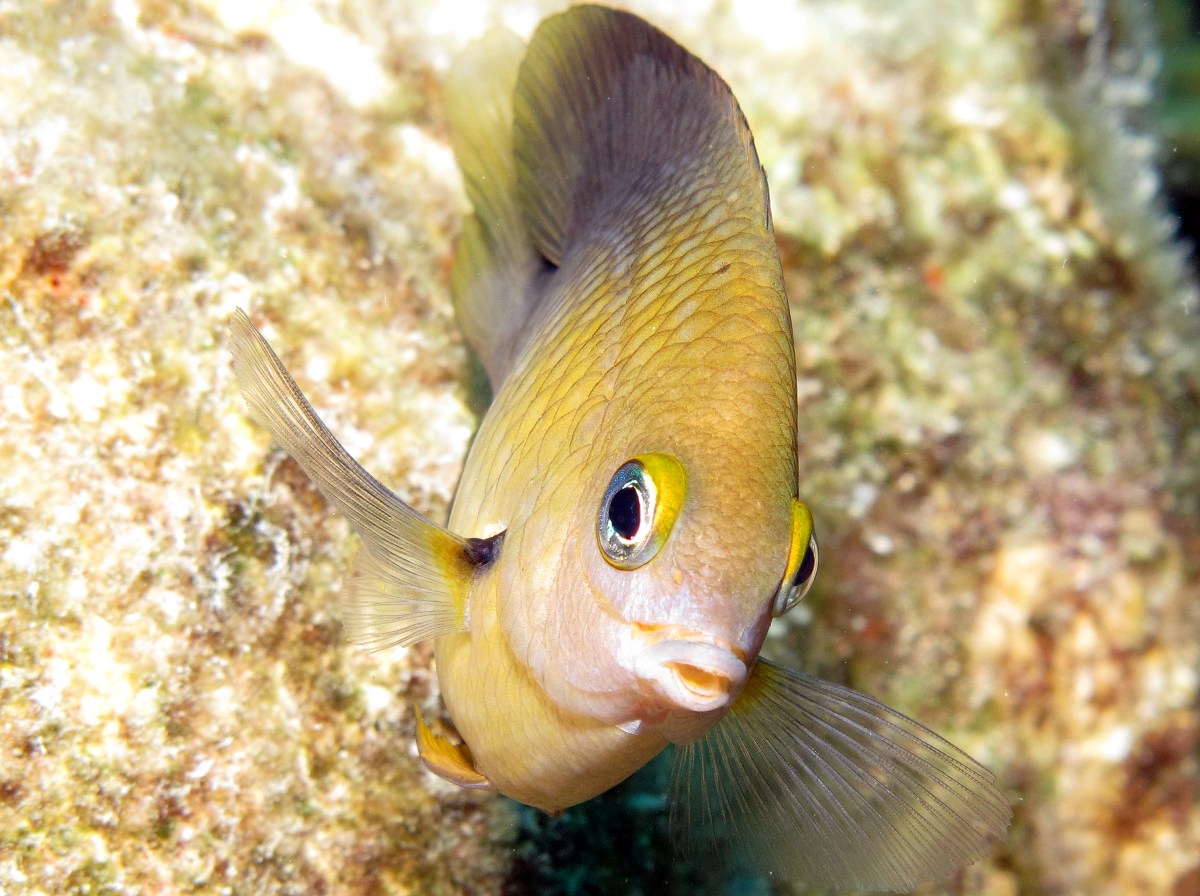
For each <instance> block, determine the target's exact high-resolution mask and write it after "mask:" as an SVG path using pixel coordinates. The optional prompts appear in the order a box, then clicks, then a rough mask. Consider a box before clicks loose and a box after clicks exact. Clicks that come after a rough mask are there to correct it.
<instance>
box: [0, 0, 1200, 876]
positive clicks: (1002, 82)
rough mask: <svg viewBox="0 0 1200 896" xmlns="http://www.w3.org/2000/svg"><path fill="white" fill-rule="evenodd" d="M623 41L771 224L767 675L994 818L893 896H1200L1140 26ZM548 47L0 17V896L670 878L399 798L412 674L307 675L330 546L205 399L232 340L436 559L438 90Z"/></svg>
mask: <svg viewBox="0 0 1200 896" xmlns="http://www.w3.org/2000/svg"><path fill="white" fill-rule="evenodd" d="M631 5H632V6H633V7H634V8H635V9H636V10H637V11H639V12H641V13H643V14H644V15H646V16H647V17H649V18H651V19H652V20H653V21H655V22H656V23H657V24H659V25H661V26H663V27H664V28H665V29H666V30H667V31H668V32H670V33H671V34H672V35H674V36H675V37H677V38H678V39H679V40H681V41H682V42H684V43H685V44H687V45H688V46H690V47H691V48H692V49H694V50H695V51H696V52H697V53H698V54H700V55H701V56H702V57H703V58H705V59H706V60H707V61H708V62H710V63H711V64H712V65H713V66H714V67H715V68H716V69H717V70H718V71H720V72H721V73H722V74H724V75H725V77H726V78H727V79H728V80H729V81H730V83H731V85H732V87H733V88H734V91H735V93H736V94H737V95H738V97H739V98H740V100H741V102H742V105H743V106H744V108H745V111H746V113H747V116H748V118H749V120H750V123H751V126H752V127H753V129H754V131H755V134H756V138H757V144H758V147H759V150H760V153H761V155H762V158H763V161H764V164H765V166H766V168H767V173H768V176H769V178H770V182H771V189H772V197H773V210H774V219H775V222H776V227H777V230H778V233H779V238H780V244H781V248H782V250H783V252H784V256H785V265H786V268H787V278H788V288H789V294H790V296H791V299H792V302H793V309H794V320H795V330H796V338H797V347H798V348H797V354H798V363H799V376H800V392H801V431H800V433H799V440H800V441H799V443H800V452H801V483H802V490H803V496H804V498H805V500H807V501H808V502H809V503H810V505H811V506H812V507H813V509H814V512H815V514H816V517H817V524H818V528H819V532H820V535H821V545H822V564H823V566H822V570H821V573H820V576H819V578H818V587H817V589H816V591H815V593H814V594H813V595H811V596H810V598H809V599H808V600H807V601H806V604H805V605H802V607H801V608H799V609H798V610H796V611H794V612H793V614H791V615H790V616H789V617H787V620H788V622H787V624H786V625H783V626H779V627H778V629H779V630H778V632H777V634H776V635H775V636H773V638H772V641H771V643H770V645H769V649H770V651H771V652H773V653H774V654H776V655H782V656H786V657H787V658H788V659H789V662H799V663H801V664H802V665H804V666H805V667H806V668H809V669H811V670H814V671H817V672H819V673H821V674H824V675H826V676H827V677H830V678H833V679H836V680H841V681H846V682H849V683H850V684H852V685H854V686H855V687H858V688H860V689H862V690H865V691H867V692H869V693H871V694H873V695H875V696H877V697H879V698H881V699H883V700H885V701H888V702H890V703H892V704H893V705H895V706H897V708H899V709H901V710H903V711H904V712H906V713H908V714H910V715H913V716H915V717H916V718H918V719H920V720H922V721H924V722H925V723H926V724H928V725H930V726H931V727H933V728H935V729H936V730H938V731H940V732H941V733H943V734H945V735H946V736H948V737H950V738H951V739H952V740H954V741H955V742H956V743H958V744H960V745H961V746H963V747H964V748H965V749H967V750H968V752H971V753H972V754H973V755H975V756H976V757H977V758H979V759H980V760H981V761H983V762H984V763H985V764H987V765H989V766H990V767H991V768H992V769H993V770H994V771H995V772H996V773H997V775H998V776H999V777H1000V779H1001V781H1002V782H1003V784H1004V786H1005V788H1006V791H1007V792H1008V793H1009V794H1010V795H1011V797H1012V799H1013V801H1014V804H1015V810H1016V818H1015V821H1014V826H1013V829H1012V832H1011V835H1010V837H1009V840H1008V842H1007V843H1006V844H1004V845H1003V846H1001V847H1000V848H998V850H997V852H996V854H995V855H994V856H992V857H991V858H989V859H988V860H986V861H984V862H981V863H980V864H978V865H976V866H974V867H972V868H970V869H968V870H966V871H964V872H963V873H962V874H961V875H959V876H958V877H956V878H954V879H952V880H950V881H948V882H943V883H940V884H931V885H929V886H928V887H925V888H923V889H922V890H921V891H920V892H923V893H988V894H1010V893H1076V892H1079V893H1082V892H1086V893H1093V894H1124V893H1133V892H1138V893H1163V894H1187V893H1194V892H1196V888H1197V887H1198V886H1200V883H1198V882H1200V858H1197V857H1198V856H1200V796H1198V794H1197V781H1198V778H1200V769H1198V768H1197V765H1198V762H1200V760H1198V758H1197V757H1198V740H1197V737H1198V735H1197V732H1198V729H1200V719H1198V716H1200V710H1198V701H1200V698H1198V694H1200V685H1198V675H1200V671H1198V670H1200V647H1198V642H1200V638H1198V637H1197V632H1200V587H1198V586H1197V581H1198V572H1200V570H1198V568H1197V567H1198V559H1197V558H1198V557H1200V522H1198V520H1200V501H1198V497H1200V488H1198V478H1197V477H1198V475H1200V473H1198V471H1200V436H1198V433H1200V327H1198V325H1197V314H1198V306H1197V295H1196V292H1195V289H1194V288H1193V287H1192V286H1191V285H1190V283H1189V280H1188V277H1187V275H1186V274H1185V272H1184V270H1183V267H1182V263H1181V254H1180V252H1179V251H1178V250H1177V249H1176V248H1173V247H1172V245H1171V242H1170V226H1169V224H1168V223H1167V222H1166V220H1165V218H1164V217H1163V215H1162V213H1161V211H1160V209H1159V207H1158V206H1157V204H1156V203H1157V196H1156V193H1157V181H1156V179H1155V174H1154V170H1155V169H1154V160H1153V151H1154V148H1155V147H1154V144H1153V141H1151V140H1148V139H1147V138H1146V137H1145V136H1144V135H1142V134H1141V133H1140V132H1139V130H1138V128H1139V127H1141V119H1140V117H1139V116H1140V115H1141V114H1142V113H1143V112H1144V110H1145V109H1146V108H1147V104H1148V103H1149V101H1150V99H1151V98H1152V93H1151V86H1152V82H1151V75H1152V74H1153V67H1154V62H1155V58H1156V57H1155V55H1154V52H1153V48H1152V47H1151V46H1150V44H1149V41H1148V38H1147V37H1146V35H1147V33H1148V31H1147V25H1146V23H1145V22H1144V21H1143V20H1142V19H1141V18H1139V15H1140V14H1139V13H1138V12H1137V7H1135V6H1134V5H1133V4H1128V5H1127V6H1126V5H1122V4H1115V5H1112V6H1111V8H1108V9H1106V10H1104V11H1103V14H1100V13H1098V12H1097V11H1096V7H1095V6H1094V5H1088V4H1080V5H1075V4H1039V3H1015V2H1000V0H991V2H981V3H971V4H964V3H959V2H954V0H899V2H885V0H838V2H822V3H811V4H800V3H796V4H785V3H761V2H732V3H731V2H710V3H707V4H676V3H668V2H666V0H658V2H645V3H636V4H631ZM559 6H561V4H558V3H550V2H545V3H542V2H533V3H521V4H507V3H502V2H498V0H497V2H494V3H489V4H483V3H481V4H474V5H473V6H472V10H465V11H464V10H463V9H460V8H459V7H458V6H457V5H456V4H449V3H441V2H433V0H429V2H410V3H385V2H378V0H360V2H347V3H344V4H333V3H320V4H318V3H303V2H301V3H273V2H270V0H242V2H239V3H230V2H226V0H208V2H202V3H195V4H169V3H158V2H149V0H147V2H142V3H138V2H136V0H116V2H113V3H111V4H107V3H99V2H97V3H92V4H83V3H77V4H63V3H59V4H54V3H42V2H37V0H20V2H16V3H9V4H6V5H0V91H2V96H0V214H2V215H3V227H0V288H2V291H3V301H2V302H0V370H3V371H4V373H3V375H2V376H0V408H2V412H0V532H2V533H3V534H2V536H0V537H2V539H3V541H2V543H0V890H2V891H4V892H5V893H13V894H19V893H93V892H95V893H100V892H114V893H122V892H130V893H132V892H146V891H158V892H181V891H188V892H198V893H209V892H212V893H217V892H237V893H251V892H296V893H313V892H328V893H359V892H362V893H493V892H497V891H498V890H500V889H501V888H502V887H503V886H505V884H504V881H505V880H506V879H507V880H509V881H510V883H509V884H508V889H509V892H519V891H520V888H521V887H533V886H535V885H536V887H537V888H538V890H539V891H540V892H591V891H590V890H587V889H586V886H587V881H589V880H593V881H598V882H599V881H603V882H607V884H606V885H607V886H610V887H611V886H613V885H615V884H613V883H612V882H613V881H619V880H622V876H621V874H622V873H623V874H624V877H625V879H626V880H628V879H629V878H630V877H631V876H637V875H643V874H644V875H646V876H647V879H646V880H637V881H631V882H629V891H630V892H647V893H650V892H663V890H656V889H655V884H654V880H657V879H658V878H657V877H654V879H653V880H652V879H651V877H652V876H658V875H661V874H662V873H663V868H664V867H669V861H650V860H647V859H645V858H644V857H639V859H638V861H629V860H628V859H625V858H623V857H622V856H620V855H616V856H613V857H612V858H613V861H614V863H615V864H616V867H617V869H618V871H619V872H620V873H618V872H614V871H613V870H612V869H611V868H610V869H606V870H604V871H603V872H602V873H601V872H597V873H595V874H592V873H590V872H589V870H588V869H587V868H586V867H570V868H563V869H562V872H563V873H562V876H561V878H559V879H556V878H555V876H554V866H553V865H552V864H548V863H547V862H545V861H538V851H539V850H540V849H543V848H544V849H545V850H547V854H548V852H549V850H551V848H552V849H553V851H554V855H557V856H561V857H572V856H579V855H587V856H589V860H594V859H596V858H597V857H596V855H595V852H594V851H592V852H588V851H586V850H573V849H571V848H569V847H566V846H564V845H563V837H564V836H567V834H569V832H570V831H572V830H577V831H579V832H580V833H579V834H578V836H580V837H588V836H592V837H593V839H594V840H595V841H596V842H609V841H608V840H606V839H605V837H604V836H602V835H599V834H598V833H597V828H596V825H598V824H600V823H601V821H600V820H599V816H598V814H597V813H596V812H595V811H594V810H593V811H592V812H591V814H590V815H587V816H586V824H580V823H579V820H578V819H575V820H573V818H572V816H571V815H570V814H568V815H567V816H566V817H564V818H563V819H560V820H558V821H557V822H553V823H551V822H547V823H546V824H539V823H535V822H530V821H529V820H528V819H527V818H526V819H524V820H523V821H521V822H520V823H519V825H518V822H517V821H515V820H514V813H513V812H512V810H511V807H509V806H508V804H506V803H505V802H503V801H502V800H500V799H498V798H494V797H490V796H488V795H486V794H472V793H467V792H464V791H458V790H455V789H453V788H451V787H449V786H448V785H444V784H442V783H440V782H438V781H436V780H435V779H433V778H431V777H429V776H428V775H426V774H425V773H424V772H423V771H421V769H420V767H419V764H418V763H417V761H416V759H415V757H414V754H413V750H412V746H411V734H412V726H413V722H412V712H411V708H410V707H411V704H412V703H413V702H414V701H416V702H418V703H420V704H421V705H423V706H425V707H427V708H429V709H430V710H432V709H433V708H434V707H435V706H436V697H437V690H436V684H435V681H434V679H433V678H432V677H431V674H430V662H431V654H430V651H429V650H428V649H426V648H416V649H412V650H407V651H406V650H400V649H395V650H390V651H384V652H381V653H375V654H368V653H364V652H362V651H360V650H356V649H354V648H352V647H350V646H347V645H345V644H344V643H343V641H342V639H341V637H340V634H339V626H338V624H337V622H336V619H334V618H333V616H332V615H331V613H330V609H331V606H332V598H333V596H334V595H335V594H336V592H337V591H338V589H339V588H340V587H341V583H342V581H343V579H344V576H345V574H346V570H347V567H348V565H349V559H350V557H351V555H352V552H353V549H354V544H353V538H352V536H350V534H349V533H348V531H347V529H346V526H345V524H344V522H343V521H342V520H340V519H339V518H337V517H335V516H332V515H331V514H330V513H329V510H328V508H327V506H326V505H325V503H324V502H323V500H322V499H321V498H320V496H319V495H318V494H317V493H316V492H315V490H314V489H313V488H312V486H311V485H310V484H309V483H308V481H307V480H306V478H305V477H304V476H303V474H302V473H300V471H299V469H298V468H297V467H296V466H295V465H294V464H293V462H292V461H290V460H289V459H287V458H286V457H285V456H284V455H283V454H282V453H281V452H280V451H279V449H278V448H277V447H275V446H273V445H272V444H271V443H270V440H269V438H268V437H267V436H266V434H265V433H264V432H263V431H261V430H260V429H259V428H258V427H257V426H255V425H254V424H253V423H252V422H251V421H250V420H249V419H248V416H247V414H246V412H245V409H244V406H243V404H242V402H241V400H240V398H239V397H238V396H237V394H236V388H235V386H234V383H233V379H232V375H231V371H230V368H229V363H228V356H227V354H226V352H225V351H224V349H223V340H224V330H225V321H226V320H227V318H228V316H229V314H230V313H231V312H232V310H233V308H235V307H237V306H243V307H246V308H247V309H248V310H249V311H250V313H251V316H252V317H253V318H254V320H255V322H256V323H257V324H258V325H259V326H260V327H261V328H262V329H263V330H264V332H266V333H267V335H268V336H269V338H271V339H272V341H273V343H274V344H275V346H276V347H277V348H278V349H279V350H280V352H281V355H282V356H283V358H284V360H285V362H286V363H287V364H288V365H289V367H290V368H291V369H292V370H293V371H294V372H295V373H296V375H297V378H298V379H299V380H300V381H301V383H302V385H303V386H304V387H305V389H306V391H307V392H308V394H309V395H310V397H311V398H312V399H313V401H314V403H315V404H316V405H317V406H318V407H319V408H320V409H321V411H322V413H323V414H324V415H325V417H326V419H327V420H328V421H329V423H330V425H331V426H332V428H333V429H334V430H335V432H337V433H338V435H339V436H340V437H341V438H342V439H343V440H344V441H345V442H346V444H347V446H348V447H349V448H350V450H351V451H352V452H353V453H354V454H355V455H356V456H358V457H359V458H360V459H361V460H362V461H363V462H364V464H365V465H366V466H367V467H368V468H369V469H371V470H372V471H373V472H374V473H376V474H377V475H378V476H379V477H380V478H381V479H382V480H383V481H384V482H386V483H388V484H389V485H391V486H392V487H393V488H395V489H396V491H398V492H399V493H400V494H402V495H403V496H405V497H406V498H407V499H409V500H410V501H411V502H412V503H414V504H415V505H416V506H417V507H418V508H419V509H421V510H423V511H425V512H427V513H429V514H430V515H431V516H433V517H434V518H439V517H441V516H442V515H443V514H444V513H445V509H446V507H447V505H448V502H449V500H450V497H451V495H452V493H453V488H454V483H455V479H456V476H457V472H458V469H459V465H460V463H461V459H462V456H463V454H464V452H465V448H466V444H467V441H468V439H469V436H470V433H471V431H472V429H473V427H474V424H475V418H474V411H473V408H472V404H471V394H472V393H471V390H472V382H473V381H472V374H471V372H470V371H471V368H470V364H469V360H468V357H467V354H466V352H465V350H464V348H463V347H462V344H461V339H460V337H459V335H458V332H457V329H456V327H455V324H454V321H453V316H452V312H451V310H450V304H449V300H448V293H447V273H448V268H449V263H450V260H451V258H452V252H453V240H454V236H455V234H456V232H457V228H458V224H459V221H460V217H461V214H462V211H463V200H462V194H461V190H460V185H459V182H458V176H457V172H456V170H455V168H454V164H453V159H452V157H451V155H450V153H449V150H448V146H447V140H446V134H445V129H444V124H443V119H442V107H441V97H440V86H439V85H440V83H441V78H442V76H443V73H444V70H445V66H446V63H447V60H448V58H449V57H450V55H451V54H452V52H453V51H454V49H455V48H456V47H458V46H460V45H461V44H462V43H463V42H464V41H465V40H467V39H468V38H469V37H471V36H473V35H474V34H477V33H479V32H480V31H482V30H483V28H485V27H486V26H487V25H489V24H493V23H497V22H504V23H506V24H508V25H509V26H511V27H514V28H516V29H518V30H521V31H523V32H524V33H526V34H528V32H529V31H530V30H531V29H532V27H533V25H534V23H535V22H536V21H537V19H538V18H540V17H541V16H542V15H544V14H545V13H547V12H550V11H552V10H553V9H555V8H558V7H559ZM630 794H632V796H631V795H630ZM618 799H620V800H624V801H625V802H626V803H629V804H630V805H632V806H633V808H630V807H629V806H626V807H625V809H624V810H622V814H615V817H616V818H618V821H617V822H615V823H616V824H617V825H628V824H629V823H630V819H634V820H638V819H641V820H642V821H637V823H639V824H641V823H643V821H644V823H645V824H646V827H647V831H649V832H650V833H647V835H646V836H644V837H640V838H630V837H614V838H611V842H614V843H629V844H635V845H636V848H643V847H645V848H649V847H647V846H646V845H647V844H661V843H662V841H663V838H662V837H661V830H660V828H661V825H660V824H659V821H658V820H656V819H655V818H654V817H653V816H654V813H655V812H657V811H659V809H658V807H657V804H656V802H655V800H654V799H653V797H652V796H647V795H646V794H645V793H644V792H643V790H641V789H639V788H633V789H631V790H629V791H628V792H626V793H625V794H623V795H618ZM613 805H614V810H615V809H616V803H614V804H613ZM579 818H580V819H582V818H584V816H579ZM572 825H574V826H573V827H572ZM514 827H518V828H519V832H523V833H518V834H517V835H516V836H517V837H518V842H517V843H516V846H517V848H516V850H515V851H514V850H510V846H512V845H513V843H512V838H513V836H514V835H513V833H512V831H513V830H514ZM547 831H550V832H551V834H550V835H549V837H550V839H549V840H543V839H539V838H544V837H547V836H548V835H547V833H546V832H547ZM651 834H653V836H651ZM551 841H553V845H552V846H550V845H547V844H549V843H550V842H551ZM513 855H515V856H516V857H517V867H516V868H515V871H514V869H510V856H513ZM689 873H690V872H689ZM688 886H690V884H688ZM697 886H698V885H697ZM740 886H741V887H742V890H741V891H742V892H765V891H766V890H767V889H769V888H773V889H778V890H780V891H783V889H784V888H783V886H782V885H781V884H779V883H772V884H770V885H768V884H766V883H763V884H762V885H761V887H758V888H757V889H756V888H755V886H754V885H752V884H749V883H747V882H746V881H743V882H742V883H741V885H740ZM581 887H583V889H580V888H581ZM674 891H675V892H682V891H683V890H682V889H680V888H679V885H678V882H677V884H676V889H675V890H674Z"/></svg>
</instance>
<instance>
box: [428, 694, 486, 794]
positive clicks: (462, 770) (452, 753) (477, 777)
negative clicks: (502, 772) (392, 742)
mask: <svg viewBox="0 0 1200 896" xmlns="http://www.w3.org/2000/svg"><path fill="white" fill-rule="evenodd" d="M413 711H414V712H415V713H416V715H417V752H418V753H419V754H420V755H421V761H422V762H423V763H425V767H426V768H427V769H429V770H430V771H431V772H433V773H434V774H435V775H437V776H438V777H439V778H445V779H446V780H447V781H449V782H450V783H451V784H457V785H458V786H459V787H469V788H471V789H473V790H491V789H492V782H491V781H489V780H488V779H487V778H485V777H484V776H483V775H481V774H480V773H479V772H478V771H476V769H475V765H474V763H473V762H472V760H471V751H470V749H468V748H467V745H466V744H456V743H453V742H452V741H451V740H450V738H448V737H443V736H442V735H440V734H434V733H433V732H432V731H431V730H430V729H429V726H428V725H427V724H425V717H424V716H423V715H421V710H420V708H418V707H417V706H416V704H414V705H413Z"/></svg>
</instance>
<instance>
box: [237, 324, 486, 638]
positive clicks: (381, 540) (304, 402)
mask: <svg viewBox="0 0 1200 896" xmlns="http://www.w3.org/2000/svg"><path fill="white" fill-rule="evenodd" d="M229 350H230V352H232V354H233V367H234V373H235V374H236V375H237V381H238V386H239V387H240V388H241V392H242V395H243V396H244V397H245V399H246V403H247V404H248V405H249V406H250V409H251V411H252V412H253V413H254V416H255V418H256V419H257V420H258V421H259V422H260V423H261V424H262V425H263V426H265V427H266V428H267V429H268V430H269V431H270V433H271V435H272V436H274V437H275V440H276V441H277V442H279V443H280V444H281V445H282V446H283V447H284V448H285V449H287V452H288V454H290V455H291V456H292V457H293V458H294V459H295V461H296V463H298V464H300V467H301V468H302V469H303V470H304V472H305V473H307V474H308V476H309V478H310V479H312V481H313V483H314V484H315V485H316V486H317V488H318V489H319V490H320V492H321V494H322V495H324V496H325V499H326V500H327V501H329V503H330V504H332V505H333V506H334V507H336V508H337V509H338V510H339V511H340V512H341V513H342V515H343V516H345V517H346V519H347V520H349V522H350V527H351V528H352V529H353V530H354V531H355V532H357V533H358V535H359V537H360V538H362V540H363V545H362V547H361V548H360V549H359V552H358V556H357V557H356V558H355V572H354V575H353V576H352V577H351V580H350V583H349V587H347V588H346V589H345V591H344V597H343V599H342V614H341V615H342V622H343V624H344V626H345V628H346V632H347V634H348V635H349V637H350V639H351V640H353V641H355V642H357V643H360V644H364V645H367V646H370V647H372V648H376V649H381V648H384V647H390V646H392V645H395V644H415V643H416V642H418V641H422V640H424V639H426V638H432V637H435V636H437V635H442V634H448V633H449V632H454V631H460V630H462V628H463V626H464V615H465V612H466V601H467V592H468V589H469V586H470V582H471V578H472V576H473V574H474V572H475V571H476V570H477V569H478V568H479V567H481V566H484V565H486V564H488V563H490V562H491V560H492V558H493V554H494V551H495V549H496V548H497V546H498V544H499V537H500V536H496V537H494V538H492V539H486V540H484V539H475V538H459V537H458V536H457V535H454V534H453V533H451V532H448V531H446V530H445V529H443V528H442V527H441V526H437V525H435V524H434V523H432V522H430V521H429V520H427V519H426V518H425V517H424V516H422V515H421V514H419V513H418V512H417V511H416V510H414V509H413V508H411V507H409V506H408V505H407V504H405V503H404V502H403V501H401V500H400V499H399V498H397V497H396V496H395V495H394V494H392V492H391V491H389V490H388V489H387V488H386V487H384V486H383V485H382V484H381V483H380V482H379V480H377V479H376V478H375V477H374V476H372V475H371V474H370V473H368V472H367V471H366V470H364V469H363V468H362V466H360V465H359V463H358V462H357V461H356V460H354V458H352V457H351V456H350V455H349V454H348V453H347V451H346V449H345V448H343V447H342V446H341V444H340V443H339V442H338V441H337V439H335V438H334V437H333V434H332V433H331V432H330V431H329V429H328V427H326V426H325V424H324V423H323V422H322V421H321V418H320V417H318V416H317V413H316V411H314V410H313V408H312V405H310V404H309V403H308V399H306V398H305V397H304V393H302V392H301V391H300V387H299V386H297V385H296V381H295V380H293V379H292V377H291V374H289V373H288V372H287V368H286V367H284V366H283V362H282V361H280V360H279V357H278V356H277V355H276V354H275V352H274V351H273V350H272V349H271V346H270V345H268V344H267V341H266V340H265V339H264V338H263V337H262V335H261V334H260V333H259V332H258V330H256V329H255V328H254V325H253V324H252V323H250V318H248V317H247V316H246V313H245V312H244V311H241V310H240V309H239V310H238V311H236V312H235V313H234V315H233V319H232V320H231V321H230V326H229Z"/></svg>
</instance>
